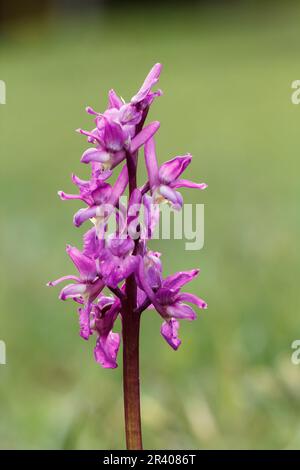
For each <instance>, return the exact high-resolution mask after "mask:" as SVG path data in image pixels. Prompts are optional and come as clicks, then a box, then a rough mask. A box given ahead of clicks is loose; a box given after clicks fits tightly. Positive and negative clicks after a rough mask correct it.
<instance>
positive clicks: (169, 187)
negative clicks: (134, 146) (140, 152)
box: [145, 138, 207, 209]
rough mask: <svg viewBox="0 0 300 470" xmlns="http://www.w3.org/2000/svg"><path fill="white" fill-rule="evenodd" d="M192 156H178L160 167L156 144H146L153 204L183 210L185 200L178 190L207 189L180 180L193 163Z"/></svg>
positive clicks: (200, 185)
mask: <svg viewBox="0 0 300 470" xmlns="http://www.w3.org/2000/svg"><path fill="white" fill-rule="evenodd" d="M191 160H192V156H191V155H190V154H187V155H183V156H178V157H175V158H173V159H172V160H169V161H167V162H165V163H164V164H163V165H161V167H158V163H157V158H156V152H155V142H154V139H152V138H151V139H149V140H148V141H147V142H146V144H145V162H146V167H147V172H148V178H149V188H150V190H151V193H152V198H153V203H155V204H157V203H161V202H169V203H170V204H171V205H172V207H173V208H174V209H181V207H182V204H183V198H182V196H181V194H180V193H179V192H178V191H176V189H177V188H182V187H186V188H196V189H205V188H206V187H207V185H206V184H205V183H194V182H193V181H189V180H184V179H180V176H181V174H182V173H183V172H184V170H185V169H186V167H187V166H188V165H189V164H190V163H191Z"/></svg>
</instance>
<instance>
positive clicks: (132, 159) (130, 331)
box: [122, 153, 143, 450]
mask: <svg viewBox="0 0 300 470" xmlns="http://www.w3.org/2000/svg"><path fill="white" fill-rule="evenodd" d="M126 160H127V168H128V177H129V196H131V194H132V192H133V191H134V190H135V188H136V163H137V154H134V155H132V154H130V153H128V154H127V158H126ZM125 294H126V300H125V301H123V315H122V333H123V392H124V412H125V432H126V446H127V449H128V450H141V449H142V448H143V447H142V429H141V411H140V377H139V333H140V317H141V315H140V313H139V312H136V307H137V286H136V281H135V276H134V274H132V275H131V276H129V277H128V279H127V280H126V289H125Z"/></svg>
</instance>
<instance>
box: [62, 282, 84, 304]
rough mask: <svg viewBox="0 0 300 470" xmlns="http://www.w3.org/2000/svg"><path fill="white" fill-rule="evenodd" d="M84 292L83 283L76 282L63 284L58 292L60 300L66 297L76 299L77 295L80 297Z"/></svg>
mask: <svg viewBox="0 0 300 470" xmlns="http://www.w3.org/2000/svg"><path fill="white" fill-rule="evenodd" d="M85 292H86V285H85V284H83V283H78V284H68V285H67V286H65V287H64V288H63V289H62V290H61V291H60V294H59V298H60V300H66V299H69V298H71V299H76V298H77V297H82V295H83V294H84V293H85Z"/></svg>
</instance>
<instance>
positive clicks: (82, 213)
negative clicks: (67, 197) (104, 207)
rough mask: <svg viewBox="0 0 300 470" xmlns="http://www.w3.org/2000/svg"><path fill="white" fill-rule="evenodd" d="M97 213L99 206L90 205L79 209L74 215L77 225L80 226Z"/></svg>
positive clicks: (74, 221)
mask: <svg viewBox="0 0 300 470" xmlns="http://www.w3.org/2000/svg"><path fill="white" fill-rule="evenodd" d="M96 214H97V207H96V206H94V207H88V208H87V209H79V211H77V212H76V214H75V215H74V217H73V223H74V225H75V227H80V225H82V224H83V222H85V221H86V220H88V219H92V218H93V217H95V216H96Z"/></svg>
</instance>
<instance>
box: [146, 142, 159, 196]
mask: <svg viewBox="0 0 300 470" xmlns="http://www.w3.org/2000/svg"><path fill="white" fill-rule="evenodd" d="M145 163H146V168H147V173H148V179H149V183H150V188H154V187H156V186H158V185H159V182H160V180H159V170H158V163H157V158H156V152H155V141H154V138H153V137H151V138H150V139H149V140H148V141H147V142H146V143H145Z"/></svg>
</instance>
